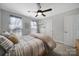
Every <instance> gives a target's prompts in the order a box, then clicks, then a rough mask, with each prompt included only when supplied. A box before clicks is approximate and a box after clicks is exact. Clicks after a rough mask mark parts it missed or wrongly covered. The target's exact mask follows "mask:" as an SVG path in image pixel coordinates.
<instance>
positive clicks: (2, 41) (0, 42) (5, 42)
mask: <svg viewBox="0 0 79 59" xmlns="http://www.w3.org/2000/svg"><path fill="white" fill-rule="evenodd" d="M0 45H1V46H2V47H3V48H4V49H5V50H6V51H7V50H9V49H10V48H11V47H12V46H13V43H12V42H11V41H10V40H8V39H7V38H6V37H4V36H2V35H0Z"/></svg>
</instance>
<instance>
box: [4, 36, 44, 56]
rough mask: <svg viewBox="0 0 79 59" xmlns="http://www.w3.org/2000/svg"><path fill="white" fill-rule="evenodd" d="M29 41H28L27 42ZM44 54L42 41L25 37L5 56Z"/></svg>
mask: <svg viewBox="0 0 79 59" xmlns="http://www.w3.org/2000/svg"><path fill="white" fill-rule="evenodd" d="M28 39H29V40H28ZM44 54H45V45H44V43H43V41H42V40H40V39H37V38H34V37H31V36H26V37H25V38H24V37H23V38H20V41H19V43H18V44H15V45H14V46H13V47H12V48H11V49H10V50H9V51H8V52H7V53H6V54H5V56H40V55H44Z"/></svg>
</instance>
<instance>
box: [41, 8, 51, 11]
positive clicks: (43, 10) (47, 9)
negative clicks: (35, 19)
mask: <svg viewBox="0 0 79 59" xmlns="http://www.w3.org/2000/svg"><path fill="white" fill-rule="evenodd" d="M48 11H52V9H51V8H50V9H47V10H43V11H42V12H48Z"/></svg>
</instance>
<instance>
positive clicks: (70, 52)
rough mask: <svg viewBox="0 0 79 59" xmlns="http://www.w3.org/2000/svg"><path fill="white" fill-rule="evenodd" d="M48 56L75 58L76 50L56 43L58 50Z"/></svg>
mask: <svg viewBox="0 0 79 59" xmlns="http://www.w3.org/2000/svg"><path fill="white" fill-rule="evenodd" d="M48 55H49V56H75V55H76V49H74V48H72V47H69V46H66V45H64V44H63V43H56V48H55V49H54V50H53V51H52V52H50V53H49V54H48Z"/></svg>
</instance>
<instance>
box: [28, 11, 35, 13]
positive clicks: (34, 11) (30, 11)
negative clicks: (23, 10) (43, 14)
mask: <svg viewBox="0 0 79 59" xmlns="http://www.w3.org/2000/svg"><path fill="white" fill-rule="evenodd" d="M27 12H28V13H31V12H34V13H37V11H27Z"/></svg>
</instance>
